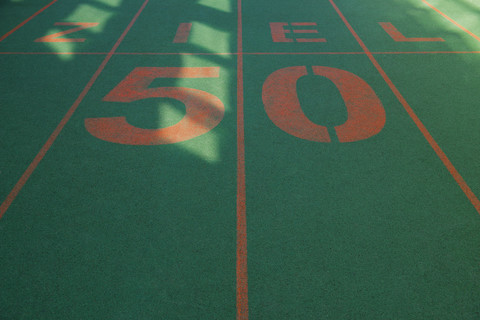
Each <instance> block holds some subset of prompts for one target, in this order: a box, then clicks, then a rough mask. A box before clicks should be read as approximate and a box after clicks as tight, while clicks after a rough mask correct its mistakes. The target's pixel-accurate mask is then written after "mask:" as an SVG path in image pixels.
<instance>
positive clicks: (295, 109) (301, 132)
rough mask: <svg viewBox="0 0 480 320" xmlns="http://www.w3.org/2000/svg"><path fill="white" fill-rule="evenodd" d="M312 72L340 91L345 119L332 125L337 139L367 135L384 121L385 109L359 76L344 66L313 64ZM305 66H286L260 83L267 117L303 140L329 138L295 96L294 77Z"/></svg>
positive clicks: (376, 129)
mask: <svg viewBox="0 0 480 320" xmlns="http://www.w3.org/2000/svg"><path fill="white" fill-rule="evenodd" d="M312 69H313V73H314V74H315V75H318V76H323V77H326V78H328V79H329V80H330V81H332V82H333V83H334V84H335V85H336V86H337V88H338V90H339V91H340V94H341V96H342V98H343V100H344V102H345V106H346V108H347V111H348V120H347V121H346V122H345V123H344V124H342V125H340V126H336V127H335V132H336V133H337V136H338V140H339V141H340V142H353V141H359V140H363V139H367V138H370V137H372V136H374V135H376V134H377V133H379V132H380V131H381V130H382V128H383V126H384V125H385V110H384V108H383V106H382V103H381V102H380V100H379V99H378V97H377V95H376V94H375V92H374V91H373V89H372V88H371V87H370V86H369V85H368V84H367V83H366V82H365V81H364V80H363V79H361V78H360V77H358V76H356V75H354V74H353V73H350V72H348V71H345V70H341V69H336V68H330V67H318V66H314V67H312ZM307 74H308V73H307V68H306V67H304V66H301V67H288V68H283V69H280V70H277V71H275V72H273V73H272V74H271V75H270V76H269V77H268V78H267V80H265V83H264V84H263V93H262V95H263V103H264V105H265V110H266V112H267V115H268V117H269V118H270V119H271V120H272V121H273V123H274V124H275V125H276V126H277V127H279V128H280V129H282V130H283V131H285V132H287V133H289V134H291V135H293V136H295V137H298V138H301V139H305V140H311V141H318V142H331V139H330V135H329V134H328V129H327V127H325V126H321V125H318V124H315V123H313V122H311V121H310V120H309V119H308V118H307V117H306V116H305V114H304V113H303V111H302V108H301V106H300V102H299V101H298V96H297V89H296V85H297V81H298V79H300V78H301V77H303V76H306V75H307Z"/></svg>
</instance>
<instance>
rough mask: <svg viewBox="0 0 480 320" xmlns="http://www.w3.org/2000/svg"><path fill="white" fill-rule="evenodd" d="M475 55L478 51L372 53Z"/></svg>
mask: <svg viewBox="0 0 480 320" xmlns="http://www.w3.org/2000/svg"><path fill="white" fill-rule="evenodd" d="M468 53H470V54H472V53H473V54H477V53H480V51H400V52H372V54H468Z"/></svg>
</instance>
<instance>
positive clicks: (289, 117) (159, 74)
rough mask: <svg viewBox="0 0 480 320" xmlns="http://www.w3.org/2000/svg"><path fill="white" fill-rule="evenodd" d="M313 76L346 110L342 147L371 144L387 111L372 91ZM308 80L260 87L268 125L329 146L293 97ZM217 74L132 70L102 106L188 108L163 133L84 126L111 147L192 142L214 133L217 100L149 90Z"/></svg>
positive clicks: (361, 84) (337, 77)
mask: <svg viewBox="0 0 480 320" xmlns="http://www.w3.org/2000/svg"><path fill="white" fill-rule="evenodd" d="M312 69H313V73H314V74H315V75H317V76H322V77H326V78H328V79H329V80H330V81H332V82H333V83H334V84H335V86H336V87H337V88H338V90H339V92H340V94H341V96H342V98H343V100H344V102H345V106H346V108H347V112H348V119H347V121H346V122H345V123H344V124H342V125H340V126H337V127H335V132H336V134H337V136H338V140H339V141H340V142H353V141H359V140H364V139H367V138H370V137H371V136H373V135H375V134H377V133H379V132H380V131H381V130H382V128H383V126H384V125H385V110H384V108H383V106H382V103H381V102H380V100H379V99H378V97H377V95H376V94H375V92H374V91H373V89H372V88H371V87H370V86H369V85H368V84H367V83H366V82H365V81H364V80H363V79H361V78H360V77H358V76H356V75H354V74H353V73H350V72H348V71H345V70H341V69H336V68H330V67H320V66H314V67H312ZM306 75H307V69H306V67H304V66H298V67H288V68H283V69H280V70H277V71H275V72H273V73H272V74H271V75H270V76H269V77H268V78H267V79H266V80H265V83H264V84H263V90H262V98H263V103H264V105H265V110H266V112H267V115H268V117H269V118H270V119H271V120H272V122H273V123H274V124H275V125H276V126H277V127H279V128H280V129H282V130H283V131H285V132H287V133H289V134H291V135H293V136H295V137H298V138H301V139H306V140H311V141H318V142H330V141H331V139H330V136H329V134H328V129H327V128H326V127H324V126H321V125H318V124H315V123H313V122H311V121H310V120H309V119H308V118H307V117H306V116H305V114H304V113H303V111H302V109H301V106H300V102H299V100H298V96H297V89H296V84H297V81H298V80H299V79H300V78H301V77H303V76H306ZM218 77H219V68H218V67H208V68H200V67H196V68H173V67H157V68H153V67H151V68H143V67H142V68H135V69H134V70H133V71H132V72H131V73H130V74H129V75H128V76H127V77H126V78H125V79H123V80H122V82H120V84H118V85H117V86H116V87H115V88H114V89H113V90H112V91H111V92H110V93H109V94H108V95H107V96H106V97H105V98H104V99H103V100H104V101H112V102H133V101H136V100H140V99H147V98H173V99H177V100H179V101H180V102H182V103H183V104H185V107H186V114H185V116H184V118H183V119H182V120H181V121H180V122H179V123H177V124H175V125H173V126H170V127H167V128H161V129H142V128H138V127H135V126H133V125H131V124H129V123H128V122H127V121H126V119H125V117H113V118H89V119H86V120H85V126H86V129H87V130H88V132H90V134H92V135H93V136H95V137H97V138H99V139H102V140H105V141H109V142H114V143H120V144H130V145H159V144H171V143H176V142H181V141H185V140H189V139H193V138H195V137H198V136H200V135H202V134H205V133H207V132H208V131H210V130H212V129H213V128H215V127H216V126H217V125H218V124H219V123H220V121H221V120H222V119H223V116H224V113H225V108H224V106H223V103H222V102H221V101H220V99H219V98H218V97H216V96H214V95H212V94H210V93H208V92H205V91H202V90H197V89H192V88H184V87H158V88H149V87H148V86H149V85H150V84H151V83H152V81H153V80H154V79H156V78H218Z"/></svg>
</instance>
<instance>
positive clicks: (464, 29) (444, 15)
mask: <svg viewBox="0 0 480 320" xmlns="http://www.w3.org/2000/svg"><path fill="white" fill-rule="evenodd" d="M422 1H423V3H425V4H426V5H427V6H429V7H430V8H432V9H433V10H435V11H436V12H437V13H438V14H440V15H441V16H442V17H444V18H445V19H447V20H448V21H450V22H451V23H453V24H454V25H456V26H457V27H459V28H460V29H462V30H463V31H465V32H466V33H468V34H469V35H470V36H471V37H473V38H474V39H475V40H477V41H480V37H479V36H477V35H476V34H474V33H473V32H471V31H470V30H468V29H467V28H465V27H464V26H462V25H460V24H459V23H458V22H456V21H455V20H453V19H452V18H450V17H449V16H447V15H446V14H445V13H443V12H442V11H440V10H438V9H437V8H436V7H434V6H433V5H432V4H430V3H429V2H428V1H426V0H422Z"/></svg>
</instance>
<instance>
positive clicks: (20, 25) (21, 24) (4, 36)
mask: <svg viewBox="0 0 480 320" xmlns="http://www.w3.org/2000/svg"><path fill="white" fill-rule="evenodd" d="M55 2H57V0H53V1H52V2H50V3H49V4H47V5H46V6H45V7H43V8H42V9H40V10H38V11H37V12H35V13H34V14H33V15H32V16H31V17H30V18H28V19H27V20H25V21H23V22H22V23H20V24H19V25H18V26H16V27H15V28H13V29H12V30H10V31H8V32H7V33H6V34H4V35H3V36H2V37H1V38H0V42H2V41H3V40H5V39H6V38H7V37H8V36H9V35H11V34H12V33H14V32H15V31H17V30H18V29H20V28H21V27H23V26H24V25H25V24H26V23H27V22H28V21H30V20H32V19H33V18H35V17H36V16H37V15H39V14H40V13H42V12H43V11H44V10H46V9H47V8H48V7H50V6H51V5H52V4H54V3H55Z"/></svg>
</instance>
